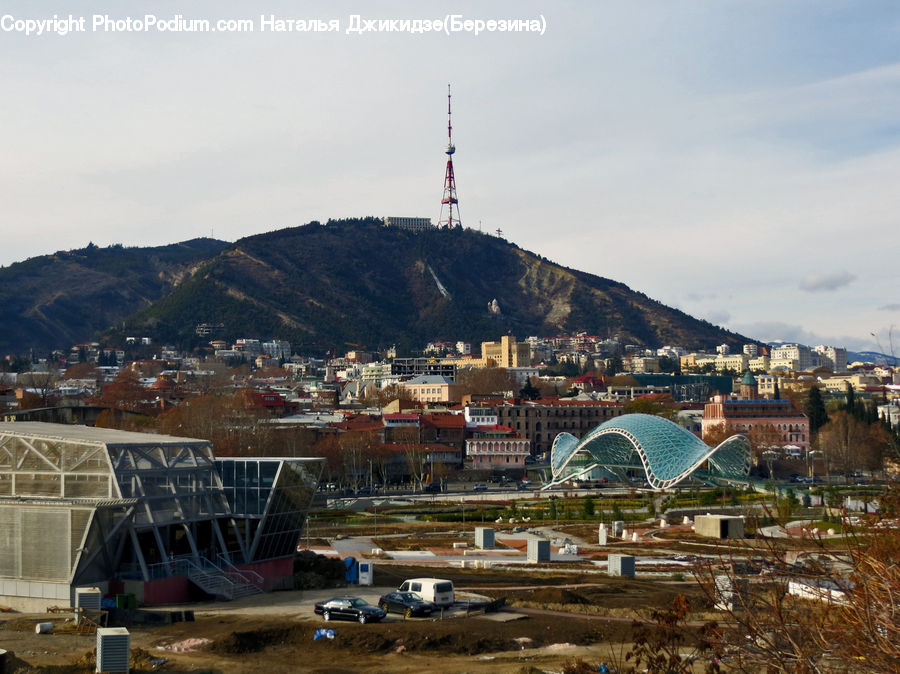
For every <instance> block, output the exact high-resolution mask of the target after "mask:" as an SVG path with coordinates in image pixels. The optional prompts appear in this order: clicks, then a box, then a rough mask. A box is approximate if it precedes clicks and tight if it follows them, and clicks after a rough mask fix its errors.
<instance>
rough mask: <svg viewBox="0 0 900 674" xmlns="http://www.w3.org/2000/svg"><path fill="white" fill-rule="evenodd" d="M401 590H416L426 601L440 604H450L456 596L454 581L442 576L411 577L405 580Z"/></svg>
mask: <svg viewBox="0 0 900 674" xmlns="http://www.w3.org/2000/svg"><path fill="white" fill-rule="evenodd" d="M398 590H399V591H400V592H415V593H416V594H417V595H419V596H420V597H422V599H424V600H425V601H430V602H432V603H434V604H436V605H438V606H450V605H451V604H452V603H453V602H454V601H456V598H455V597H454V594H453V581H452V580H442V579H441V578H410V579H409V580H404V581H403V583H402V584H401V585H400V587H399V588H398Z"/></svg>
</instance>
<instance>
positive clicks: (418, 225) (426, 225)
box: [384, 215, 434, 232]
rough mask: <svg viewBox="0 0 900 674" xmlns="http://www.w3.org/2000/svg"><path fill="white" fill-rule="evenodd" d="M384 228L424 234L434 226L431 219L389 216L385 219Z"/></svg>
mask: <svg viewBox="0 0 900 674" xmlns="http://www.w3.org/2000/svg"><path fill="white" fill-rule="evenodd" d="M384 226H385V227H397V228H398V229H406V230H409V231H410V232H422V231H425V230H426V229H430V228H431V227H433V226H434V225H432V224H431V218H407V217H402V216H396V215H388V216H386V217H385V218H384Z"/></svg>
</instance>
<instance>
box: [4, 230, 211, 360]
mask: <svg viewBox="0 0 900 674" xmlns="http://www.w3.org/2000/svg"><path fill="white" fill-rule="evenodd" d="M227 245H228V244H227V243H225V242H223V241H216V240H215V239H193V240H191V241H185V242H184V243H177V244H173V245H170V246H159V247H155V248H124V247H122V246H121V245H115V246H110V247H108V248H99V247H97V246H94V245H89V246H88V247H86V248H82V249H81V250H71V251H59V252H57V253H54V254H53V255H43V256H40V257H34V258H31V259H29V260H26V261H24V262H17V263H15V264H12V265H10V266H8V267H4V268H2V269H0V324H2V325H3V327H4V329H3V330H2V331H0V354H2V355H5V354H8V353H24V352H25V351H26V350H28V349H34V350H35V353H36V354H38V355H44V354H45V353H47V352H49V351H50V350H52V349H55V348H68V347H70V346H72V345H73V344H78V343H80V342H85V341H87V340H89V339H91V338H93V337H94V336H96V334H97V333H99V332H101V331H104V330H107V329H109V327H110V326H111V325H113V324H115V323H118V322H120V321H121V320H122V319H124V318H125V317H127V316H129V315H131V314H133V313H134V312H136V311H138V310H139V309H141V308H143V307H145V306H147V305H149V304H151V303H152V302H156V301H157V300H159V299H160V298H162V297H164V296H165V295H167V294H168V293H169V292H170V291H171V290H172V289H173V288H174V287H175V285H176V284H177V283H179V282H180V281H182V280H183V279H184V278H186V277H188V276H189V275H190V273H191V271H192V270H193V269H195V268H196V266H197V265H198V264H201V263H203V262H205V261H207V260H209V259H210V258H212V257H214V256H215V255H217V254H218V253H219V252H220V251H222V250H223V249H224V248H225V247H226V246H227Z"/></svg>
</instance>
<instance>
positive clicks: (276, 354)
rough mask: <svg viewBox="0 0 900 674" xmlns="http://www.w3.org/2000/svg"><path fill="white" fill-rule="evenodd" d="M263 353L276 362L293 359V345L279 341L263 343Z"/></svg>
mask: <svg viewBox="0 0 900 674" xmlns="http://www.w3.org/2000/svg"><path fill="white" fill-rule="evenodd" d="M262 352H263V353H264V354H266V355H267V356H268V357H269V358H274V359H275V360H278V361H280V360H282V359H284V360H287V359H288V358H290V357H291V343H290V342H285V341H282V340H279V339H273V340H272V341H271V342H263V343H262Z"/></svg>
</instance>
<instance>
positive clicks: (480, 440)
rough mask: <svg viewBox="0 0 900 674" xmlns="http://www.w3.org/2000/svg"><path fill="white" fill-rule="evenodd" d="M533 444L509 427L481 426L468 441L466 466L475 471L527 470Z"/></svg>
mask: <svg viewBox="0 0 900 674" xmlns="http://www.w3.org/2000/svg"><path fill="white" fill-rule="evenodd" d="M530 454H531V443H530V442H529V441H528V440H527V439H526V438H522V437H520V436H519V435H518V434H516V432H515V431H514V430H513V429H512V428H509V427H508V426H500V425H497V426H479V427H478V428H477V429H476V430H475V431H474V432H473V433H472V437H470V438H468V439H467V440H466V465H467V467H470V468H473V469H476V470H477V469H484V468H502V469H509V468H525V457H527V456H529V455H530Z"/></svg>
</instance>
